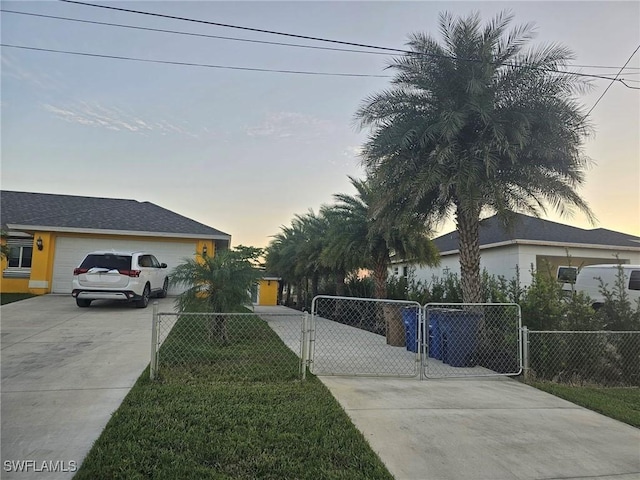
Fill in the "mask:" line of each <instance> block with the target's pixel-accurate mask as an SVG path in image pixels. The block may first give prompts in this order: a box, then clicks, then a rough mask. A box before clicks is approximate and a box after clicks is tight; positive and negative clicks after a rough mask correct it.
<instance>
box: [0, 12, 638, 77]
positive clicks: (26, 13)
mask: <svg viewBox="0 0 640 480" xmlns="http://www.w3.org/2000/svg"><path fill="white" fill-rule="evenodd" d="M83 5H87V4H83ZM0 12H3V13H12V14H16V15H27V16H31V17H41V18H49V19H54V20H65V21H69V22H78V23H87V24H92V25H102V26H109V27H119V28H129V29H132V30H143V31H149V32H159V33H171V34H175V35H186V36H192V37H201V38H213V39H219V40H232V41H237V42H248V43H258V44H265V45H277V46H286V47H297V48H310V49H315V50H329V51H334V52H348V53H365V54H369V55H389V53H387V52H379V51H370V50H356V49H350V48H332V47H319V46H316V45H303V44H300V43H285V42H270V41H267V40H252V39H248V38H238V37H226V36H221V35H208V34H204V33H193V32H185V31H180V30H167V29H162V28H151V27H142V26H138V25H125V24H121V23H110V22H99V21H96V20H86V19H81V18H69V17H60V16H57V15H45V14H41V13H32V12H19V11H17V10H7V9H2V8H0ZM380 48H384V47H380ZM407 53H411V54H413V55H416V53H417V52H407ZM448 58H453V57H448ZM569 66H570V67H580V68H600V69H618V68H619V67H609V66H602V65H578V64H571V65H569ZM627 70H640V68H636V67H628V68H627ZM552 71H556V70H552ZM557 71H558V72H562V73H570V72H564V71H561V70H557ZM631 74H632V73H629V72H627V73H626V75H631ZM633 75H640V72H638V73H633ZM607 80H608V79H607Z"/></svg>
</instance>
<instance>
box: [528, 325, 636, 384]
mask: <svg viewBox="0 0 640 480" xmlns="http://www.w3.org/2000/svg"><path fill="white" fill-rule="evenodd" d="M524 333H525V338H524V342H525V347H526V348H525V353H526V355H525V358H524V362H525V363H524V365H525V373H526V376H527V378H528V379H530V380H543V381H553V382H558V383H567V384H577V385H585V384H594V385H601V386H607V387H613V386H625V387H626V386H636V387H637V386H640V332H638V331H632V332H614V331H593V332H588V331H586V332H585V331H581V332H569V331H532V330H526V329H524Z"/></svg>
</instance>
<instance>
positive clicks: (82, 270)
mask: <svg viewBox="0 0 640 480" xmlns="http://www.w3.org/2000/svg"><path fill="white" fill-rule="evenodd" d="M88 271H89V270H88V269H86V268H74V269H73V274H74V275H81V274H83V273H87V272H88Z"/></svg>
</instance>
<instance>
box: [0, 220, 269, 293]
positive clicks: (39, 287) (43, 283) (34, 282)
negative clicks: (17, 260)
mask: <svg viewBox="0 0 640 480" xmlns="http://www.w3.org/2000/svg"><path fill="white" fill-rule="evenodd" d="M58 237H90V238H118V239H122V240H152V237H146V236H138V235H127V236H117V237H114V236H113V235H99V234H98V235H95V234H86V235H82V234H77V233H74V234H71V233H57V234H56V233H54V232H34V234H33V256H32V259H31V277H30V278H4V277H3V276H2V271H4V269H5V268H6V267H7V259H5V258H3V259H2V262H1V266H0V267H1V268H0V292H3V293H33V294H36V295H43V294H45V293H49V292H50V291H51V287H52V285H51V284H52V281H53V259H54V254H55V247H56V238H58ZM38 238H42V244H43V248H42V250H38V248H37V247H36V241H37V239H38ZM185 240H187V239H185V238H162V241H163V242H172V241H174V242H184V241H185ZM2 242H3V243H4V242H5V240H4V239H3V240H2ZM193 242H194V245H196V249H197V252H198V253H199V254H202V248H203V246H204V245H206V246H207V255H208V256H213V255H214V254H215V242H214V241H213V240H193ZM276 283H277V282H276ZM276 295H277V292H276Z"/></svg>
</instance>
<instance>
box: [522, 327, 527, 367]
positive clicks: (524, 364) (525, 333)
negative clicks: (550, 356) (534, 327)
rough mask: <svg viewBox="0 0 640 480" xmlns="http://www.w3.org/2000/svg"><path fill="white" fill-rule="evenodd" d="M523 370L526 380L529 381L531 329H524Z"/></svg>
mask: <svg viewBox="0 0 640 480" xmlns="http://www.w3.org/2000/svg"><path fill="white" fill-rule="evenodd" d="M522 370H523V372H524V379H525V380H528V379H529V329H528V328H527V327H522Z"/></svg>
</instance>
